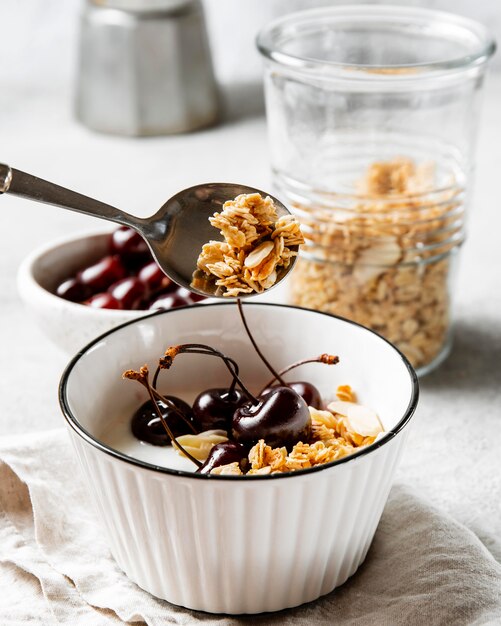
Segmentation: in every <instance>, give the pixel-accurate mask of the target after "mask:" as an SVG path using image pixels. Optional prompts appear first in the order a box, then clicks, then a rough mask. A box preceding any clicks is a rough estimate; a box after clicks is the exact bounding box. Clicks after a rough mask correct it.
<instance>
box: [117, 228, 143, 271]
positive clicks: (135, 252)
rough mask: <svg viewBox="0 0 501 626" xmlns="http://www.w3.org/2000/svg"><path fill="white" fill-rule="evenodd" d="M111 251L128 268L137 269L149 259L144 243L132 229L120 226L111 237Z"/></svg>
mask: <svg viewBox="0 0 501 626" xmlns="http://www.w3.org/2000/svg"><path fill="white" fill-rule="evenodd" d="M110 247H111V251H112V253H114V254H119V255H120V256H121V257H122V258H123V260H124V262H125V264H126V265H127V266H128V267H138V266H140V265H144V263H145V262H146V261H147V260H148V259H151V258H152V257H151V252H150V250H149V248H148V246H147V244H146V241H145V240H144V239H143V238H142V237H141V235H140V234H139V233H137V232H136V231H135V230H133V229H132V228H128V227H127V226H120V228H117V230H115V231H114V232H113V233H112V235H111V244H110Z"/></svg>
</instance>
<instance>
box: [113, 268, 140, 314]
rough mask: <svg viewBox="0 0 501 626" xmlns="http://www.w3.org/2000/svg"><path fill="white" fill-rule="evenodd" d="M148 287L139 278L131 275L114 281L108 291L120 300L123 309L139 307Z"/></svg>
mask: <svg viewBox="0 0 501 626" xmlns="http://www.w3.org/2000/svg"><path fill="white" fill-rule="evenodd" d="M145 291H146V287H145V285H144V283H142V282H141V281H140V280H139V279H138V278H135V277H134V276H129V277H128V278H123V279H122V280H119V281H118V282H117V283H113V285H111V287H110V288H109V289H108V293H111V295H112V296H113V297H114V298H116V299H117V300H118V302H120V304H121V307H122V309H131V310H134V309H137V308H139V303H140V302H141V299H142V298H143V296H144V292H145Z"/></svg>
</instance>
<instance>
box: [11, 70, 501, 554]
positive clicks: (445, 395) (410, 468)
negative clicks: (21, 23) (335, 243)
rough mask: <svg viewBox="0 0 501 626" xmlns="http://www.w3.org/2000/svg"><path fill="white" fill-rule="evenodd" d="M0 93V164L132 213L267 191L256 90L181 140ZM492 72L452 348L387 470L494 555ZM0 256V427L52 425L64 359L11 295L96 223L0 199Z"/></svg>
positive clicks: (496, 421) (497, 281) (496, 176)
mask: <svg viewBox="0 0 501 626" xmlns="http://www.w3.org/2000/svg"><path fill="white" fill-rule="evenodd" d="M11 87H12V88H11V89H10V90H9V89H5V85H4V86H3V94H2V99H1V105H2V106H1V112H2V115H1V116H0V146H1V153H0V160H2V161H6V162H8V163H9V164H11V165H13V166H15V167H17V168H19V169H23V170H25V171H28V172H31V173H34V174H37V175H39V176H41V177H43V178H47V179H49V180H53V181H54V182H59V183H61V184H62V185H64V186H67V187H70V188H73V189H75V190H77V191H81V192H82V193H87V194H89V195H93V196H94V197H96V198H99V199H102V200H104V201H108V202H110V204H114V205H116V206H121V207H123V208H124V209H125V210H129V211H130V212H132V213H136V214H138V215H147V214H149V213H152V212H153V211H154V210H155V209H156V208H158V207H159V206H160V205H161V204H162V203H163V201H164V199H166V198H167V197H168V196H169V195H170V194H172V193H174V192H176V191H177V190H179V189H181V188H184V187H187V186H189V185H192V184H196V183H199V182H204V181H211V180H219V181H224V180H229V181H239V182H243V183H247V184H249V185H255V186H256V187H260V188H264V189H266V188H269V186H270V172H269V161H268V150H267V138H266V129H265V122H264V118H263V116H262V111H261V107H260V98H259V96H257V97H256V96H255V95H253V92H252V90H246V89H242V88H239V89H238V90H235V89H234V90H231V93H229V94H227V99H228V103H229V114H228V116H227V121H226V122H225V123H224V124H222V125H220V126H218V127H215V128H213V129H209V130H206V131H203V132H197V133H192V134H188V135H182V136H173V137H167V138H149V139H124V138H118V137H110V136H105V135H97V134H93V133H92V132H90V131H88V130H86V129H85V128H83V127H81V126H79V125H77V124H76V123H75V122H74V120H73V119H72V115H71V106H70V98H69V94H68V92H67V90H64V89H63V90H61V89H59V88H58V87H57V86H53V87H52V86H50V85H49V86H48V87H47V90H46V92H45V94H44V95H43V96H40V94H39V93H38V92H31V91H30V89H29V87H27V86H26V85H25V84H20V85H12V86H11ZM500 104H501V76H499V75H497V76H496V75H492V76H490V77H489V80H488V83H487V90H486V98H485V104H484V108H483V112H482V113H483V115H482V122H481V125H480V139H479V146H478V167H477V177H476V185H475V189H476V190H475V194H474V199H473V203H472V211H471V215H470V221H469V238H468V241H467V243H466V245H465V246H464V249H463V251H462V259H461V267H460V273H459V276H458V280H457V284H456V303H455V311H456V324H455V344H454V349H453V352H452V354H451V356H450V358H449V359H448V361H447V362H446V363H445V364H444V365H443V366H442V367H441V368H440V369H439V370H438V371H436V372H434V373H433V374H431V375H429V376H428V377H427V378H425V379H423V381H422V393H421V401H420V406H419V409H418V413H417V415H416V418H415V420H414V428H413V431H412V434H411V437H410V440H409V444H408V447H407V450H406V453H405V456H404V458H403V461H402V464H401V468H400V470H399V480H401V481H405V482H407V483H409V484H411V485H413V486H414V487H415V488H416V489H418V490H419V491H420V493H421V494H422V495H425V496H428V497H429V498H430V500H431V501H432V502H433V503H435V504H437V505H439V506H442V507H443V508H444V509H446V510H447V511H448V512H449V513H451V514H452V515H453V516H455V517H456V518H457V519H458V520H459V521H461V522H463V523H464V524H466V525H467V526H468V527H469V528H470V529H471V530H472V531H473V532H474V533H476V534H477V535H478V536H479V537H480V539H481V540H482V541H483V542H484V543H485V545H486V546H487V547H488V548H489V549H490V550H491V552H492V553H493V554H494V555H495V557H496V558H497V559H498V560H501V200H500V191H499V190H500V187H501V120H500V113H499V112H500V110H501V109H500ZM0 204H1V212H0V215H1V222H0V224H1V248H0V250H1V252H0V255H1V263H0V311H1V316H2V323H1V324H0V365H1V367H0V436H1V435H6V434H14V433H26V432H34V431H42V430H46V429H50V428H54V427H58V426H62V425H63V418H62V415H61V413H60V410H59V407H58V403H57V386H58V381H59V377H60V375H61V372H62V369H63V367H64V365H65V364H66V361H67V357H66V356H65V355H64V354H62V353H61V352H59V351H58V349H57V348H55V347H54V346H53V345H52V344H51V343H50V342H49V341H48V340H47V339H46V338H45V337H44V336H43V335H42V333H41V332H40V331H39V330H38V328H37V327H36V326H35V325H34V323H33V322H32V320H31V319H30V317H29V316H28V314H27V312H26V311H25V310H24V308H23V306H22V303H21V302H20V300H19V297H18V295H17V291H16V280H15V277H16V271H17V267H18V265H19V263H20V261H21V260H22V259H23V257H25V256H26V255H27V254H28V253H29V252H30V251H31V250H32V249H33V248H35V247H36V246H38V245H41V244H43V243H45V242H46V241H48V240H50V239H52V238H57V237H60V236H61V235H64V234H70V233H74V232H78V231H81V230H87V229H92V228H95V227H96V222H95V220H92V219H91V218H86V217H84V216H80V215H77V214H74V213H70V212H68V211H64V210H61V209H57V208H52V207H48V206H43V205H38V204H34V203H28V202H25V201H22V200H19V199H17V198H12V197H8V196H5V197H2V198H0Z"/></svg>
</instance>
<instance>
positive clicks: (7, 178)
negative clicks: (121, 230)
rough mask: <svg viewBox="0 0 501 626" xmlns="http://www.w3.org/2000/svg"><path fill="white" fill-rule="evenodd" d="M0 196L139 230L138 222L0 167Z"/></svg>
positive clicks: (19, 172) (29, 175) (86, 199)
mask: <svg viewBox="0 0 501 626" xmlns="http://www.w3.org/2000/svg"><path fill="white" fill-rule="evenodd" d="M2 193H10V194H12V195H14V196H20V197H22V198H28V199H29V200H36V201H37V202H43V203H45V204H53V205H55V206H58V207H62V208H63V209H69V210H70V211H77V212H78V213H84V214H85V215H91V216H92V217H99V218H101V219H103V220H110V221H112V222H117V223H118V224H123V225H125V226H131V227H133V228H136V229H139V228H141V222H142V220H141V218H138V217H134V216H133V215H130V214H129V213H125V212H124V211H120V210H119V209H116V208H115V207H113V206H110V205H109V204H105V203H104V202H99V200H94V199H93V198H89V197H88V196H84V195H82V194H80V193H77V192H76V191H71V190H70V189H66V188H65V187H60V186H59V185H55V184H54V183H50V182H48V181H46V180H43V179H41V178H37V177H36V176H32V175H31V174H26V173H25V172H21V171H20V170H16V169H14V168H11V167H9V166H8V165H4V164H2V163H0V194H2Z"/></svg>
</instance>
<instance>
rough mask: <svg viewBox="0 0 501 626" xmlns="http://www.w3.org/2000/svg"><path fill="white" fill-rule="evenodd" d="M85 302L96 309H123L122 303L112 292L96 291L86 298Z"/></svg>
mask: <svg viewBox="0 0 501 626" xmlns="http://www.w3.org/2000/svg"><path fill="white" fill-rule="evenodd" d="M83 304H86V305H87V306H91V307H93V308H94V309H122V308H123V307H122V304H121V303H120V302H119V301H118V300H117V299H116V298H115V297H113V296H112V295H111V293H108V292H104V293H96V294H95V295H93V296H91V297H90V298H89V299H88V300H86V301H85V302H84V303H83Z"/></svg>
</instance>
